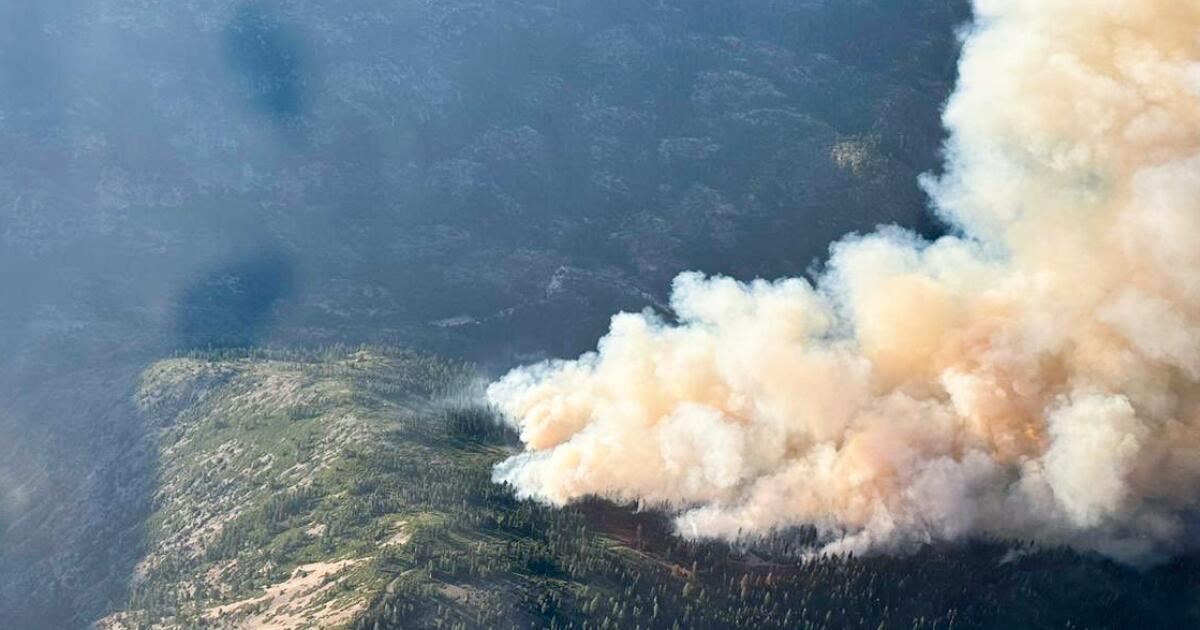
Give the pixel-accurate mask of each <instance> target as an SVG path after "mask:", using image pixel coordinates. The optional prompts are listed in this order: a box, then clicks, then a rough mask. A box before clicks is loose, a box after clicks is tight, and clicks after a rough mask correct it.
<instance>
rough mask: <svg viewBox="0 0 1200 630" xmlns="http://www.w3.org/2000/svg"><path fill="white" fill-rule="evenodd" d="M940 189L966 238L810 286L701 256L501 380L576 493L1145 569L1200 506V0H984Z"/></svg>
mask: <svg viewBox="0 0 1200 630" xmlns="http://www.w3.org/2000/svg"><path fill="white" fill-rule="evenodd" d="M975 14H976V22H975V24H974V27H973V29H972V30H971V31H970V33H969V35H968V37H967V40H966V43H965V49H964V53H963V58H962V61H961V66H960V78H959V84H958V87H957V90H956V92H955V94H954V95H953V96H952V98H951V100H950V102H949V104H948V106H947V109H946V112H945V124H946V125H947V127H948V129H949V130H950V133H951V136H950V140H949V142H948V146H947V148H946V155H947V169H946V174H945V175H944V176H943V177H941V178H939V179H927V180H926V181H924V182H923V184H924V186H925V188H926V190H928V191H929V193H930V195H931V197H932V198H933V199H934V202H935V205H936V208H937V211H938V212H939V213H940V214H941V216H942V217H943V218H944V219H945V220H947V221H948V222H949V223H950V224H951V225H953V226H955V227H956V228H957V230H956V232H957V233H958V235H957V236H952V237H947V238H943V239H941V240H938V241H937V242H933V243H928V242H922V241H921V240H919V239H918V238H917V237H916V236H914V235H912V234H910V233H907V232H904V231H901V230H899V229H895V228H893V229H883V230H881V231H880V232H878V233H876V234H872V235H869V236H864V237H850V238H847V239H845V240H843V241H841V242H838V243H836V244H834V245H833V247H832V249H831V257H830V260H829V263H828V266H827V271H826V272H824V274H823V275H822V277H820V278H818V279H817V280H816V281H815V282H811V283H810V282H809V281H807V280H805V279H799V278H789V279H783V280H777V281H773V282H768V281H762V280H756V281H754V282H751V283H748V284H746V283H740V282H736V281H734V280H732V279H729V278H723V277H706V276H704V275H702V274H699V273H684V274H682V275H680V276H679V277H678V278H676V280H675V282H674V285H673V295H672V301H671V305H672V308H673V310H674V313H675V315H676V317H677V321H673V322H668V321H664V320H662V319H660V318H658V317H656V316H655V315H654V314H652V313H650V312H644V313H640V314H630V313H622V314H619V315H617V316H615V317H614V318H613V320H612V327H611V330H610V331H609V333H608V334H607V335H606V336H605V337H604V338H603V339H601V340H600V342H599V346H598V349H597V351H596V352H594V353H589V354H586V355H584V356H582V357H580V358H579V359H578V360H575V361H554V362H548V363H543V364H540V365H534V366H530V367H525V368H520V369H517V370H514V371H513V372H511V373H509V374H508V375H506V376H505V377H504V378H503V379H501V380H500V381H498V382H496V383H494V384H492V385H491V386H490V387H489V389H488V397H489V400H490V401H491V402H492V403H493V404H494V405H496V406H497V407H498V408H499V409H500V410H501V411H502V412H503V413H504V414H505V416H506V418H507V419H508V421H509V422H511V423H512V424H513V425H514V426H515V427H516V428H517V429H518V430H519V431H520V434H521V439H522V440H523V442H524V444H525V447H526V448H525V452H523V453H522V454H520V455H517V456H515V457H512V458H511V459H509V460H507V461H505V462H503V463H501V464H499V465H498V466H497V467H496V469H495V471H494V477H495V479H496V480H497V481H498V482H507V483H510V484H512V485H513V486H514V487H515V488H516V489H517V491H518V493H519V494H521V495H523V496H526V497H533V498H536V499H538V500H541V501H545V502H548V503H551V504H555V505H561V504H566V503H568V502H570V501H572V500H575V499H578V498H581V497H585V496H589V495H599V496H604V497H609V498H613V499H617V500H635V499H636V500H642V501H646V502H649V503H656V504H659V505H662V506H664V507H666V508H667V509H669V510H672V511H673V512H674V513H676V514H677V515H678V516H677V520H676V525H677V527H678V529H679V532H680V533H681V534H682V535H685V536H695V537H722V538H736V537H738V536H739V535H754V534H758V533H767V532H770V531H772V530H775V529H778V528H782V527H789V526H795V525H812V526H815V527H817V528H818V530H819V531H820V532H822V534H823V535H824V540H826V541H828V544H827V546H826V547H825V548H824V550H826V551H831V552H837V551H847V550H852V551H855V552H860V553H861V552H880V551H891V550H896V549H903V548H907V547H911V546H912V545H914V544H920V543H923V542H928V541H952V540H959V539H964V538H971V537H983V536H988V537H1003V538H1009V537H1011V538H1021V539H1026V540H1029V539H1032V540H1036V541H1040V542H1043V543H1047V544H1068V545H1072V546H1074V547H1076V548H1078V549H1084V550H1094V551H1098V552H1100V553H1103V554H1106V555H1108V556H1110V557H1113V558H1117V559H1120V560H1123V561H1128V562H1147V561H1153V560H1155V559H1160V558H1163V557H1165V556H1169V555H1170V554H1172V553H1174V552H1176V551H1178V550H1180V549H1181V548H1182V547H1183V545H1184V541H1185V540H1187V539H1189V538H1192V537H1193V536H1192V534H1194V529H1193V526H1192V525H1190V524H1189V523H1191V522H1192V521H1193V520H1194V519H1193V518H1192V514H1193V513H1194V512H1195V511H1196V510H1197V508H1198V507H1200V3H1198V2H1194V1H1192V0H976V1H975Z"/></svg>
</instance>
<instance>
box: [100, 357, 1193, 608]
mask: <svg viewBox="0 0 1200 630" xmlns="http://www.w3.org/2000/svg"><path fill="white" fill-rule="evenodd" d="M471 386H472V375H471V371H470V369H469V367H468V366H465V365H461V364H454V363H449V362H445V361H442V360H439V359H436V358H432V357H428V356H423V355H417V354H413V353H409V352H405V351H401V350H395V349H385V348H358V349H333V350H328V351H324V352H320V353H293V352H281V351H276V352H256V353H241V352H226V353H209V354H192V355H189V356H187V357H181V358H174V359H170V360H166V361H162V362H159V363H157V364H156V365H154V366H153V367H152V368H151V369H149V370H148V371H147V372H146V373H145V374H144V375H143V377H142V380H141V386H140V388H139V389H138V391H137V393H136V404H137V406H138V407H139V408H140V409H141V410H142V412H143V413H145V414H148V415H150V416H151V417H154V418H156V419H157V420H158V422H159V423H160V426H161V427H162V428H161V429H160V430H161V432H162V434H161V440H160V460H159V469H158V475H157V480H158V481H157V483H158V486H157V491H156V493H155V496H154V510H153V514H152V516H151V518H150V519H149V520H148V522H147V523H146V524H145V527H144V541H145V542H144V545H145V549H144V554H143V555H142V558H141V560H140V562H139V563H138V565H137V568H136V571H135V576H134V578H133V584H132V587H131V593H130V597H129V600H128V602H127V605H126V606H124V607H123V608H124V610H122V611H120V612H116V613H113V614H111V615H109V616H108V617H106V618H105V619H104V620H103V621H102V622H101V623H100V624H99V627H101V628H107V629H116V628H151V627H153V628H202V627H213V628H234V627H255V628H306V627H348V628H356V629H362V630H374V628H480V627H487V628H547V627H548V628H689V627H692V628H694V627H717V628H720V627H775V628H846V627H866V628H973V627H995V628H1008V627H1034V628H1038V627H1043V628H1064V627H1077V628H1085V627H1086V628H1100V627H1117V626H1129V625H1132V624H1135V623H1141V624H1145V625H1148V626H1151V627H1171V626H1176V627H1180V625H1181V624H1182V625H1183V626H1194V624H1195V623H1196V622H1197V621H1198V620H1200V617H1197V616H1196V610H1193V609H1192V607H1191V604H1190V602H1192V601H1196V589H1197V587H1198V586H1200V582H1198V581H1197V579H1196V575H1197V572H1196V569H1195V567H1194V566H1193V563H1191V562H1190V561H1189V562H1177V563H1175V564H1172V565H1170V566H1166V567H1160V568H1157V569H1154V570H1151V571H1148V572H1144V573H1138V572H1134V571H1131V570H1128V569H1123V568H1119V567H1117V566H1114V565H1112V564H1110V563H1107V562H1104V561H1101V560H1097V559H1091V558H1081V557H1079V556H1077V555H1075V554H1073V553H1071V552H1069V551H1065V550H1036V549H1032V548H1027V547H1024V546H1021V545H1016V546H1015V547H1014V546H1013V545H1011V544H1004V545H1002V544H999V543H995V544H983V543H981V544H976V545H972V546H968V547H955V548H927V549H924V550H921V551H918V552H915V553H913V554H911V555H908V556H900V557H872V558H847V557H825V558H818V557H808V556H806V555H805V554H804V545H805V543H806V542H811V541H812V535H813V534H812V533H811V532H804V531H793V532H780V533H778V534H777V535H775V536H773V537H772V538H770V539H766V540H753V541H744V542H743V543H741V544H737V545H727V544H724V543H715V542H690V541H685V540H683V539H680V538H678V537H676V536H674V535H673V534H672V533H671V532H670V529H669V525H668V523H667V522H666V520H665V519H664V518H663V517H661V516H659V515H656V514H655V513H653V512H652V511H642V512H638V511H636V510H634V509H632V508H631V507H623V506H615V505H611V504H608V503H605V502H603V501H600V500H592V501H588V502H585V503H583V504H580V505H576V506H574V507H572V508H570V509H566V510H553V509H550V508H546V507H543V506H540V505H537V504H533V503H530V502H522V501H518V500H516V499H515V498H514V497H513V496H512V494H511V492H510V491H509V490H508V489H507V488H505V487H502V486H497V485H494V484H492V483H491V481H490V467H491V465H492V464H493V463H495V462H496V461H498V460H500V459H501V458H503V457H504V456H505V455H506V454H508V453H511V452H512V450H513V449H515V448H516V444H517V442H516V440H515V436H513V435H512V434H511V433H510V432H509V431H508V430H507V429H505V428H503V427H502V426H501V425H499V424H498V423H497V422H496V421H495V419H494V417H493V416H492V414H491V412H490V411H489V410H487V409H484V408H480V407H477V406H473V405H472V404H471V403H470V402H469V401H470V398H469V397H468V396H467V395H466V392H468V391H469V390H470V388H471Z"/></svg>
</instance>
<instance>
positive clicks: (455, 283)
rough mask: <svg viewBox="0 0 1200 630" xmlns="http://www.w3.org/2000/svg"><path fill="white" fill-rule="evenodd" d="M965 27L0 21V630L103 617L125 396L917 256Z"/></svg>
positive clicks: (295, 17)
mask: <svg viewBox="0 0 1200 630" xmlns="http://www.w3.org/2000/svg"><path fill="white" fill-rule="evenodd" d="M967 17H968V9H967V7H966V6H965V2H964V1H961V0H787V1H785V0H740V1H738V2H730V1H729V0H605V1H604V2H594V1H587V0H559V1H554V0H546V1H542V2H537V1H532V0H530V1H522V0H475V1H467V0H441V1H432V0H420V1H418V0H412V1H408V0H401V1H391V2H383V1H376V0H360V1H357V2H319V1H317V0H286V1H285V0H281V1H278V2H265V1H264V2H245V1H233V0H214V1H211V2H196V3H191V2H178V1H177V0H97V1H87V2H84V1H82V0H79V1H75V0H7V1H6V2H4V3H2V4H0V626H3V627H55V628H61V627H75V626H81V625H84V624H86V623H87V622H88V621H90V620H93V619H95V618H97V617H98V616H99V615H101V614H102V613H103V612H104V611H105V610H106V608H107V607H108V606H109V605H110V604H111V603H112V602H114V601H118V600H120V598H121V597H122V595H123V593H124V588H125V586H126V584H127V582H128V578H129V576H130V574H131V571H132V570H133V562H134V560H135V558H136V557H137V551H138V545H139V544H140V537H139V536H140V533H139V531H138V527H137V523H139V522H140V519H141V518H142V517H143V516H144V514H145V513H146V512H147V509H148V506H149V504H150V501H151V497H150V494H151V488H152V485H151V484H152V472H153V465H154V462H153V448H152V446H151V442H150V438H151V437H152V436H153V431H154V428H153V427H147V426H144V424H142V423H141V421H139V420H137V419H136V415H137V414H135V413H133V412H132V410H131V409H130V406H129V405H130V403H129V402H128V394H129V392H130V390H131V389H132V387H133V384H134V381H135V379H136V376H137V374H138V373H139V372H140V370H141V369H143V368H144V367H145V366H146V364H147V363H148V362H150V361H153V360H154V359H156V358H159V357H162V356H166V355H169V354H171V353H174V352H179V351H185V350H188V349H194V348H209V347H234V346H237V347H240V346H250V345H303V346H313V345H322V344H331V343H360V342H387V343H395V344H401V345H406V346H411V347H415V348H418V349H424V350H430V351H435V352H439V353H442V354H446V355H449V356H454V357H461V358H467V359H471V360H473V361H476V362H477V363H478V364H479V365H480V366H481V369H482V370H484V371H488V372H494V371H496V370H499V369H502V368H504V367H507V366H509V365H512V364H514V363H515V362H518V361H528V360H530V359H533V358H539V357H546V356H573V355H575V354H577V353H578V352H580V351H582V350H585V349H587V348H588V347H589V346H590V345H591V344H592V343H594V340H595V339H596V337H597V336H598V335H599V334H600V333H601V332H602V331H603V330H604V328H605V326H606V324H607V320H608V317H609V316H610V315H611V314H612V313H613V312H616V311H617V310H620V309H640V308H642V307H645V306H652V307H655V308H662V304H663V301H664V300H665V296H666V294H667V289H668V284H669V281H670V279H671V278H672V277H673V276H674V275H675V274H677V273H678V272H679V271H682V270H685V269H693V268H698V269H703V270H706V271H710V272H723V273H729V274H733V275H735V276H737V277H741V278H752V277H755V276H763V277H774V276H781V275H794V274H801V273H804V272H805V271H806V270H807V269H808V268H809V267H810V266H811V265H813V264H814V263H815V261H817V260H819V259H820V258H822V257H823V255H824V253H825V250H826V247H827V246H828V244H829V242H830V241H831V240H833V239H835V238H837V237H838V236H841V235H843V234H845V233H847V232H852V231H866V230H870V229H872V228H873V227H874V226H876V225H877V224H880V223H900V224H902V225H905V226H909V227H914V228H916V229H918V230H921V231H923V232H925V233H927V234H932V233H936V232H937V231H938V230H939V227H938V226H937V225H935V224H934V223H932V222H931V220H930V219H928V218H927V215H926V214H925V204H926V200H925V198H924V197H923V196H922V194H921V193H920V192H919V190H918V189H917V186H916V176H917V175H918V174H919V173H921V172H924V171H928V170H931V169H934V168H936V165H937V163H938V161H939V159H938V149H939V144H940V142H941V139H942V131H941V128H940V124H939V120H938V115H939V106H940V104H941V103H942V101H943V100H944V99H945V97H946V95H947V94H948V92H949V89H950V87H951V86H952V83H953V78H954V69H955V68H954V63H955V58H956V54H957V40H956V38H955V35H954V29H955V28H956V27H957V26H958V25H960V24H962V23H963V22H964V21H965V20H966V18H967Z"/></svg>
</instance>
